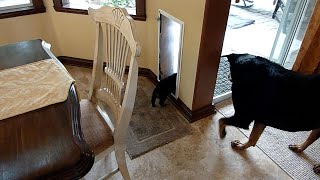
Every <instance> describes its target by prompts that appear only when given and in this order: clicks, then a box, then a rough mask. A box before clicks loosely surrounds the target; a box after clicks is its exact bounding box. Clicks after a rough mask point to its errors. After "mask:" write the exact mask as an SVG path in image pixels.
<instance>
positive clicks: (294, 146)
mask: <svg viewBox="0 0 320 180" xmlns="http://www.w3.org/2000/svg"><path fill="white" fill-rule="evenodd" d="M288 147H289V149H290V150H291V151H293V152H295V153H301V152H302V151H303V150H304V149H303V148H302V147H301V145H299V144H290V145H289V146H288Z"/></svg>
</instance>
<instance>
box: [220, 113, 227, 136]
mask: <svg viewBox="0 0 320 180" xmlns="http://www.w3.org/2000/svg"><path fill="white" fill-rule="evenodd" d="M224 119H225V118H221V119H220V120H219V136H220V138H224V137H225V136H226V134H227V132H226V124H225V121H224Z"/></svg>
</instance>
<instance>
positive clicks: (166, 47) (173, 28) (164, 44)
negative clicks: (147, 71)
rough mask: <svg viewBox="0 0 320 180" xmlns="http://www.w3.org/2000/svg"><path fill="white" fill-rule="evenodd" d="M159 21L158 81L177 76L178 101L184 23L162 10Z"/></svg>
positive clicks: (176, 94) (175, 94)
mask: <svg viewBox="0 0 320 180" xmlns="http://www.w3.org/2000/svg"><path fill="white" fill-rule="evenodd" d="M158 19H159V21H158V32H159V33H158V81H160V80H162V79H164V78H166V77H168V76H171V75H173V74H177V80H176V91H175V93H174V97H175V98H176V99H177V98H178V97H179V84H180V69H181V58H182V46H183V33H184V23H183V22H182V21H181V20H179V19H177V18H175V17H174V16H172V15H170V14H168V13H167V12H165V11H163V10H161V9H160V10H159V16H158Z"/></svg>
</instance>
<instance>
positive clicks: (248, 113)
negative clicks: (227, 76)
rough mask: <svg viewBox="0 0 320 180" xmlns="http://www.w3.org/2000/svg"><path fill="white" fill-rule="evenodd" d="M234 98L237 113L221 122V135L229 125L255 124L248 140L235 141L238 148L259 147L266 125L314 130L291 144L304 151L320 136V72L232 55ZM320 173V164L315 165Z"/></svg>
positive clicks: (255, 57)
mask: <svg viewBox="0 0 320 180" xmlns="http://www.w3.org/2000/svg"><path fill="white" fill-rule="evenodd" d="M226 57H227V58H228V61H229V62H230V72H231V79H232V100H233V105H234V109H235V114H234V116H232V117H229V118H222V119H220V121H219V128H220V129H219V132H220V136H221V137H224V136H225V135H226V131H225V127H226V125H232V126H236V127H240V128H244V129H248V128H249V125H250V123H251V122H252V121H254V127H253V129H252V132H251V134H250V138H249V140H248V142H246V143H241V142H239V141H237V140H236V141H233V142H232V143H231V145H232V147H233V148H235V149H240V150H243V149H246V148H248V147H250V146H255V145H256V142H257V141H258V139H259V137H260V135H261V134H262V132H263V130H264V128H265V127H266V126H271V127H274V128H277V129H281V130H285V131H290V132H296V131H308V130H312V132H311V134H310V135H309V137H308V138H307V140H306V141H305V142H304V143H302V144H298V145H289V148H290V149H291V150H293V151H295V152H302V151H303V150H304V149H306V148H307V147H308V146H309V145H310V144H312V143H313V142H314V141H315V140H317V139H318V138H319V136H320V117H319V106H318V105H313V104H314V103H313V102H315V103H316V104H317V103H319V102H320V75H302V74H299V73H297V72H294V71H291V70H287V69H285V68H283V67H282V66H280V65H278V64H276V63H273V62H271V61H269V60H267V59H265V58H262V57H258V56H253V55H249V54H230V55H227V56H226ZM314 171H315V172H316V173H319V172H320V164H318V165H316V166H315V167H314Z"/></svg>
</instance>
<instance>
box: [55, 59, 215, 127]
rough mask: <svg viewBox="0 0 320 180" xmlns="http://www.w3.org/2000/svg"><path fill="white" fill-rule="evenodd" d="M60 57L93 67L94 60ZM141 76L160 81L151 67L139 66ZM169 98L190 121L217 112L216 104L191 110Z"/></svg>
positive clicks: (68, 63)
mask: <svg viewBox="0 0 320 180" xmlns="http://www.w3.org/2000/svg"><path fill="white" fill-rule="evenodd" d="M58 59H59V60H60V61H61V62H62V63H63V64H65V65H71V66H78V67H84V68H92V67H93V61H92V60H88V59H80V58H74V57H67V56H59V57H58ZM127 70H128V69H126V71H127ZM139 76H144V77H147V78H148V79H149V80H150V81H151V82H152V83H153V84H155V85H157V83H158V80H157V76H156V75H155V74H154V73H153V72H152V71H151V70H150V69H147V68H140V67H139ZM168 99H169V101H170V102H171V103H172V104H173V105H174V106H175V107H176V108H177V109H178V111H179V112H180V113H181V114H182V115H183V116H184V117H185V118H186V119H187V120H188V121H189V122H190V123H192V122H195V121H197V120H199V119H202V118H204V117H207V116H209V115H212V114H214V113H215V112H216V111H215V107H214V105H208V106H206V107H203V108H201V109H198V110H191V109H190V108H189V107H188V106H187V105H185V104H184V103H183V102H182V101H181V100H180V99H179V98H178V99H176V98H175V97H174V96H172V95H170V96H169V98H168Z"/></svg>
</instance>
